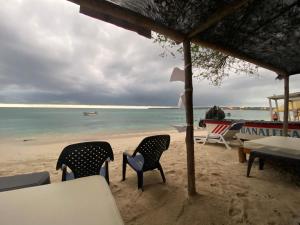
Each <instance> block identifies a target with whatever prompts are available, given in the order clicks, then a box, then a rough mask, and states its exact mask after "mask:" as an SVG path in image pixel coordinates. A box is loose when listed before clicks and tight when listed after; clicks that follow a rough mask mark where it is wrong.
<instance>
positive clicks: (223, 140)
mask: <svg viewBox="0 0 300 225" xmlns="http://www.w3.org/2000/svg"><path fill="white" fill-rule="evenodd" d="M220 139H221V143H223V144H224V145H225V147H226V148H227V149H228V150H230V149H231V147H230V146H229V145H228V143H227V141H226V140H225V139H224V137H223V136H222V135H220Z"/></svg>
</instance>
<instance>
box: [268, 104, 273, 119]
mask: <svg viewBox="0 0 300 225" xmlns="http://www.w3.org/2000/svg"><path fill="white" fill-rule="evenodd" d="M269 107H270V120H271V121H273V118H272V117H273V107H272V99H270V98H269Z"/></svg>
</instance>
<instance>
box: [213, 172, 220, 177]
mask: <svg viewBox="0 0 300 225" xmlns="http://www.w3.org/2000/svg"><path fill="white" fill-rule="evenodd" d="M211 175H213V176H218V177H219V176H221V174H219V173H211Z"/></svg>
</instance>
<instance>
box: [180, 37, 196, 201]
mask: <svg viewBox="0 0 300 225" xmlns="http://www.w3.org/2000/svg"><path fill="white" fill-rule="evenodd" d="M183 51H184V66H185V69H184V71H185V111H186V125H187V128H186V137H185V143H186V152H187V178H188V195H189V196H193V195H195V194H196V184H195V158H194V115H193V113H194V112H193V80H192V78H193V74H192V60H191V43H190V40H184V42H183Z"/></svg>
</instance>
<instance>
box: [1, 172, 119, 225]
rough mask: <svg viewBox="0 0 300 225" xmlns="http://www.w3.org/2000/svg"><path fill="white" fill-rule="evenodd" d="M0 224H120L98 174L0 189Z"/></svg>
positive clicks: (105, 186)
mask: <svg viewBox="0 0 300 225" xmlns="http://www.w3.org/2000/svg"><path fill="white" fill-rule="evenodd" d="M0 224H3V225H4V224H5V225H85V224H86V225H100V224H103V225H123V224H124V223H123V221H122V218H121V216H120V213H119V211H118V209H117V206H116V203H115V200H114V198H113V196H112V194H111V191H110V189H109V186H108V185H107V183H106V181H105V179H104V178H103V177H101V176H91V177H85V178H80V179H76V180H72V181H66V182H60V183H53V184H49V185H43V186H38V187H31V188H24V189H19V190H14V191H7V192H1V193H0Z"/></svg>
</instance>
